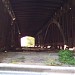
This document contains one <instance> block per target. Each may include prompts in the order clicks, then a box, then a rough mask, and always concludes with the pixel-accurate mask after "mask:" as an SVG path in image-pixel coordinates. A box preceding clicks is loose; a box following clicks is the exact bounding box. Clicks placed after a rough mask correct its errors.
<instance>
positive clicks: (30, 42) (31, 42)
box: [21, 36, 35, 47]
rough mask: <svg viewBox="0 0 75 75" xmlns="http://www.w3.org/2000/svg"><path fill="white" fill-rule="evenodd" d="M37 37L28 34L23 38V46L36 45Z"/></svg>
mask: <svg viewBox="0 0 75 75" xmlns="http://www.w3.org/2000/svg"><path fill="white" fill-rule="evenodd" d="M34 46H35V38H34V37H31V36H26V37H22V38H21V47H34Z"/></svg>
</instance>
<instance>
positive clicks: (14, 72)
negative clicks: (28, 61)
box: [0, 63, 75, 75]
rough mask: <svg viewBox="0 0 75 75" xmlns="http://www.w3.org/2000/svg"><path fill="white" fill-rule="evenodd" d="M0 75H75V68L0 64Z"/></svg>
mask: <svg viewBox="0 0 75 75" xmlns="http://www.w3.org/2000/svg"><path fill="white" fill-rule="evenodd" d="M0 74H1V75H50V74H52V75H75V67H62V66H40V65H21V64H8V63H1V64H0Z"/></svg>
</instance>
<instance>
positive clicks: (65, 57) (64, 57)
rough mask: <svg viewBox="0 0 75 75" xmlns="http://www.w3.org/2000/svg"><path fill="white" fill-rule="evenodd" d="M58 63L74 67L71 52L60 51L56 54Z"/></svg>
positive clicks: (74, 61) (74, 60) (74, 62)
mask: <svg viewBox="0 0 75 75" xmlns="http://www.w3.org/2000/svg"><path fill="white" fill-rule="evenodd" d="M58 55H59V61H60V62H62V63H66V64H70V65H75V59H74V57H73V52H72V51H70V50H60V51H59V52H58Z"/></svg>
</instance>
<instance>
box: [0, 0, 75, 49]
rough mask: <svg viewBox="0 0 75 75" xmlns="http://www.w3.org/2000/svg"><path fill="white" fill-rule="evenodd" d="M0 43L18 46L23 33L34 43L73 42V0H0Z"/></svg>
mask: <svg viewBox="0 0 75 75" xmlns="http://www.w3.org/2000/svg"><path fill="white" fill-rule="evenodd" d="M0 5H1V7H0V35H1V36H0V40H1V41H0V43H1V45H0V47H1V48H2V47H6V48H9V47H11V46H15V47H17V46H19V45H20V44H19V43H20V42H19V39H20V38H21V37H23V36H27V35H28V36H33V37H35V38H36V44H40V45H47V44H48V45H52V44H55V45H57V44H59V45H64V44H67V45H68V46H70V47H73V46H74V45H75V44H74V43H75V33H74V32H75V29H74V28H75V25H74V24H75V15H74V12H75V8H74V7H75V1H74V0H71V1H70V0H0Z"/></svg>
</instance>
